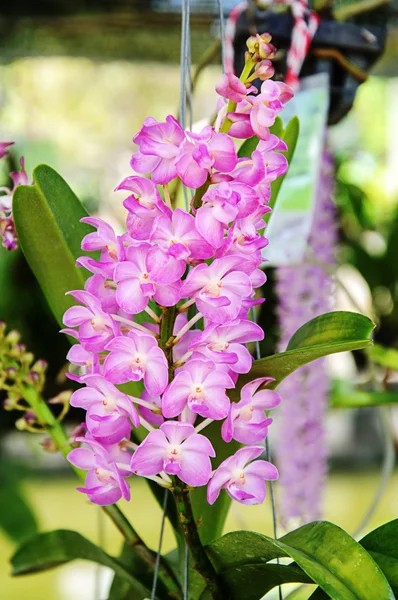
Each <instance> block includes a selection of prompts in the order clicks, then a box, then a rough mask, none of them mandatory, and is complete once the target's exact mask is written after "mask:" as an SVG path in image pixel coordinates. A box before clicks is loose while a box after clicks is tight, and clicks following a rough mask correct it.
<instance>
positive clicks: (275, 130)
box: [269, 117, 284, 138]
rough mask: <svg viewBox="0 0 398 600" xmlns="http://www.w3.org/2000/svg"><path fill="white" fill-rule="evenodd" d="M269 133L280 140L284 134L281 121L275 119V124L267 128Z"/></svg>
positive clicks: (278, 118)
mask: <svg viewBox="0 0 398 600" xmlns="http://www.w3.org/2000/svg"><path fill="white" fill-rule="evenodd" d="M269 131H270V133H272V134H273V135H276V136H277V137H279V138H281V137H282V136H283V133H284V129H283V121H282V119H281V118H280V117H276V119H275V123H274V124H273V125H272V126H271V127H270V128H269Z"/></svg>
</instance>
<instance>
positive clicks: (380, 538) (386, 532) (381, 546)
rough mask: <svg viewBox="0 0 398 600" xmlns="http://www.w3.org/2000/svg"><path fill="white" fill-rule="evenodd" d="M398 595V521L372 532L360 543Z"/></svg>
mask: <svg viewBox="0 0 398 600" xmlns="http://www.w3.org/2000/svg"><path fill="white" fill-rule="evenodd" d="M360 544H361V545H362V546H363V547H364V548H366V550H367V551H368V552H369V553H370V554H371V556H372V557H373V560H375V561H376V562H377V564H378V565H379V566H380V568H381V570H382V571H383V573H384V575H385V576H386V578H387V579H388V581H389V583H390V586H391V587H392V589H393V590H394V592H395V594H398V519H395V520H394V521H390V522H389V523H385V524H384V525H382V526H381V527H378V528H377V529H375V530H374V531H371V532H370V533H368V535H366V536H365V537H364V538H362V540H361V541H360Z"/></svg>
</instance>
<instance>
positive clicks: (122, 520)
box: [21, 386, 182, 599]
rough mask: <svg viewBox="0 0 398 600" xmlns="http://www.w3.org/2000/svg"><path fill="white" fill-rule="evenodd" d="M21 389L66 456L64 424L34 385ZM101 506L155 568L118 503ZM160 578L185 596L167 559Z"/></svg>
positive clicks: (82, 475) (78, 472)
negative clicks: (55, 415)
mask: <svg viewBox="0 0 398 600" xmlns="http://www.w3.org/2000/svg"><path fill="white" fill-rule="evenodd" d="M21 393H22V395H23V397H24V399H25V400H26V402H27V403H28V404H29V406H30V407H31V409H32V410H33V412H34V413H35V415H36V416H37V419H38V421H39V423H40V425H41V426H42V427H43V428H44V429H45V430H46V432H47V433H48V434H49V436H50V437H51V439H52V440H53V442H54V444H55V445H56V447H57V448H58V450H59V451H60V452H61V454H62V455H63V456H64V457H65V458H66V457H67V455H68V454H69V452H70V451H71V450H73V446H72V444H71V443H70V441H69V439H68V436H67V435H66V432H65V430H64V428H63V426H62V424H61V423H60V422H59V421H58V420H57V419H56V418H55V417H54V415H53V413H52V412H51V410H50V409H49V407H48V405H47V404H46V402H45V401H44V400H43V398H42V397H41V396H40V395H39V394H38V393H37V392H36V390H35V389H34V388H33V387H25V386H24V387H23V388H22V390H21ZM69 464H70V463H69ZM70 466H71V467H72V469H73V470H74V472H75V473H76V475H77V476H78V478H79V479H80V480H81V481H84V480H85V477H86V473H85V471H82V470H81V469H78V468H77V467H75V466H73V465H72V464H70ZM101 508H102V510H103V511H104V512H105V514H107V515H108V517H109V518H110V519H111V520H112V522H113V523H114V525H116V527H117V528H118V530H119V531H120V533H121V534H122V535H123V537H124V539H125V540H126V542H127V544H128V545H129V547H130V548H131V549H132V550H133V551H134V552H135V553H136V554H137V556H139V557H140V558H141V559H142V560H143V561H144V562H145V563H146V564H147V565H148V567H149V568H150V570H151V571H153V570H154V568H155V563H156V553H155V552H153V551H152V550H150V548H148V546H146V544H145V543H144V541H143V540H142V538H141V537H140V536H139V534H138V533H137V532H136V531H135V529H134V527H133V526H132V525H131V523H130V522H129V520H128V519H127V518H126V516H125V515H124V513H123V512H122V511H121V510H120V508H119V507H118V506H117V504H111V505H110V506H102V507H101ZM159 580H160V581H161V582H162V583H163V585H164V586H165V588H166V589H167V590H168V592H169V594H170V596H171V597H173V598H177V599H180V598H181V597H182V594H181V586H180V584H179V582H178V581H177V579H176V578H175V575H174V573H173V572H172V571H171V569H170V568H169V567H168V565H167V563H165V562H164V561H161V564H160V568H159Z"/></svg>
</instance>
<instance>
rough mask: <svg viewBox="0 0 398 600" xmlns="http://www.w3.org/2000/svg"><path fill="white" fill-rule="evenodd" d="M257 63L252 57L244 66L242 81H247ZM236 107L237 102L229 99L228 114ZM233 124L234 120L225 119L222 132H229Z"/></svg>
mask: <svg viewBox="0 0 398 600" xmlns="http://www.w3.org/2000/svg"><path fill="white" fill-rule="evenodd" d="M255 64H256V63H255V62H254V61H253V60H251V59H249V60H248V61H247V62H246V63H245V66H244V67H243V71H242V73H241V76H240V77H239V79H240V81H242V83H246V80H247V78H248V77H249V75H250V73H251V72H252V69H253V67H254V65H255ZM235 109H236V102H232V100H229V102H228V106H227V114H228V113H230V112H234V111H235ZM231 125H232V121H231V120H230V119H228V117H227V118H226V119H224V122H223V124H222V126H221V128H220V133H228V131H229V130H230V129H231Z"/></svg>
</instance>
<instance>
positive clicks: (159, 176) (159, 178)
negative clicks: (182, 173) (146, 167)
mask: <svg viewBox="0 0 398 600" xmlns="http://www.w3.org/2000/svg"><path fill="white" fill-rule="evenodd" d="M175 160H176V159H175V156H173V157H172V158H162V160H161V161H160V162H159V163H158V164H157V165H156V167H155V168H154V169H153V171H152V181H153V182H154V183H160V184H164V183H169V181H171V180H172V179H174V177H176V176H177V171H176V166H175Z"/></svg>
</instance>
